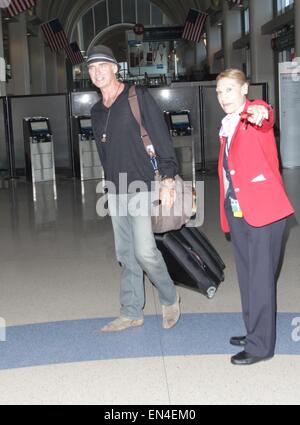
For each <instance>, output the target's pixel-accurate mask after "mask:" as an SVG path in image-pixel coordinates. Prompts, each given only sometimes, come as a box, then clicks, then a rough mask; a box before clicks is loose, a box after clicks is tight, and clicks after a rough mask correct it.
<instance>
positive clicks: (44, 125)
mask: <svg viewBox="0 0 300 425" xmlns="http://www.w3.org/2000/svg"><path fill="white" fill-rule="evenodd" d="M30 128H31V132H32V133H35V134H41V133H49V127H48V122H47V121H31V122H30Z"/></svg>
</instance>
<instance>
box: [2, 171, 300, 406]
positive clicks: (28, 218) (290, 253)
mask: <svg viewBox="0 0 300 425" xmlns="http://www.w3.org/2000/svg"><path fill="white" fill-rule="evenodd" d="M284 178H285V182H286V187H287V191H288V193H289V195H290V198H291V200H292V201H293V204H294V206H295V208H296V209H297V215H296V216H295V217H292V218H290V219H289V229H288V232H287V242H286V249H285V256H284V261H283V265H282V268H281V273H280V277H279V281H278V310H279V312H281V313H291V315H288V316H282V317H286V318H288V320H284V321H283V322H281V316H280V317H279V321H280V323H279V330H280V335H279V337H280V338H281V341H283V342H282V343H280V344H281V345H280V350H279V351H280V354H278V355H276V357H275V358H274V359H273V360H271V361H269V362H264V363H260V364H258V365H254V366H251V367H248V368H237V367H233V366H231V364H230V361H229V360H230V353H235V352H236V350H235V349H234V348H233V347H231V346H230V345H229V344H228V340H227V332H229V334H230V332H231V326H234V323H235V322H231V321H229V322H228V320H229V319H230V318H231V317H232V318H233V319H234V320H235V321H236V323H237V324H238V325H240V323H241V322H240V320H239V319H240V317H239V314H238V313H239V312H240V299H239V292H238V288H237V280H236V275H235V267H234V262H233V253H232V247H231V245H230V243H229V242H228V241H227V240H226V238H225V237H224V235H223V233H222V232H221V231H220V228H219V218H218V214H219V208H218V189H217V180H216V177H215V176H213V175H210V174H209V175H208V176H206V177H205V223H204V226H203V228H202V230H203V231H204V232H205V233H206V234H207V235H208V236H209V238H210V240H211V241H212V242H213V244H214V245H215V246H216V247H217V249H218V251H219V252H220V254H221V256H222V257H223V259H224V261H225V263H226V265H227V268H226V280H225V282H224V283H223V284H222V285H221V286H220V288H219V290H218V292H217V294H216V296H215V297H214V298H213V299H212V300H208V299H207V298H205V297H203V296H202V295H200V294H199V293H197V292H195V291H192V290H189V289H187V288H183V287H179V292H180V294H181V298H182V310H183V314H184V316H183V321H182V324H181V326H186V328H184V329H186V330H185V331H184V334H181V333H180V332H181V330H180V329H182V328H180V327H178V329H177V330H175V328H174V330H171V331H169V333H164V332H165V331H164V332H162V330H161V316H160V314H161V309H160V306H159V302H158V297H157V293H156V291H155V289H154V288H153V287H152V285H151V284H150V283H149V281H148V280H146V300H147V302H146V306H145V315H146V324H145V327H144V328H140V329H136V330H133V329H131V330H129V331H126V332H128V333H127V334H125V335H122V336H121V335H120V336H118V335H114V336H113V337H112V336H109V337H108V339H106V340H105V341H104V339H102V338H103V336H102V335H101V334H99V333H97V332H94V333H91V335H87V334H86V333H88V332H89V328H88V327H87V330H86V331H85V330H84V329H85V328H84V327H83V328H82V326H83V325H84V326H86V324H87V323H90V322H89V321H87V322H85V320H84V319H95V320H96V319H97V320H98V319H99V323H100V322H101V323H102V322H103V321H104V320H105V318H109V317H113V316H116V315H118V312H119V303H118V298H119V276H120V267H119V265H118V263H117V261H116V259H115V255H114V244H113V236H112V230H111V224H110V219H109V218H99V217H98V216H97V214H96V207H95V206H96V202H97V196H98V195H97V194H96V191H95V186H96V183H95V182H93V181H90V182H86V183H84V184H82V185H81V184H80V182H78V181H74V180H67V179H59V180H58V182H57V200H56V201H55V200H54V199H53V196H52V186H51V185H49V184H42V185H39V186H38V187H37V200H36V202H34V201H33V193H32V187H31V184H29V183H26V182H24V181H23V180H22V179H21V180H18V181H13V182H10V183H9V185H7V184H2V185H1V189H0V205H1V208H0V234H1V247H2V249H1V257H0V288H1V291H0V293H1V296H0V317H2V318H3V319H4V321H5V323H6V326H7V327H8V328H7V329H6V342H5V341H1V333H0V369H1V370H0V403H1V404H13V403H20V404H56V403H59V404H65V403H66V404H77V403H79V404H88V403H99V404H224V403H225V404H236V403H238V404H239V403H246V404H254V403H255V404H256V403H258V404H260V403H264V404H282V403H283V404H288V403H296V404H299V401H300V397H299V379H298V376H299V374H300V341H299V342H296V340H295V341H293V340H292V332H293V331H294V335H296V336H297V335H299V337H300V319H299V332H297V326H296V325H295V324H294V325H293V324H292V319H293V318H294V317H300V255H299V254H300V237H299V235H300V231H299V226H298V221H299V207H300V196H299V183H298V182H299V179H300V169H295V170H284ZM189 313H193V314H192V315H189ZM203 313H207V315H205V316H203V315H202V314H203ZM227 313H230V314H231V316H230V314H227ZM232 313H236V314H234V315H232ZM219 314H224V316H222V317H224V324H225V323H229V327H230V329H227V328H226V329H225V328H224V332H223V331H222V329H217V331H218V332H219V333H218V332H216V329H210V328H209V324H210V323H211V326H219V325H218V324H217V325H216V324H215V323H218V322H216V321H215V319H216V317H219V316H218V315H219ZM147 316H148V317H147ZM198 318H199V323H207V326H206V328H205V329H204V330H203V335H201V338H202V339H201V338H200V339H199V341H200V342H199V341H198V340H197V339H196V338H193V331H194V330H195V323H198V322H197V319H198ZM210 318H211V321H210V320H209V319H210ZM3 319H2V323H3ZM201 319H202V321H201ZM204 319H205V320H204ZM77 320H78V321H79V322H73V321H77ZM195 320H196V322H195ZM206 321H207V322H206ZM53 322H62V323H61V326H62V329H63V332H67V333H66V335H67V336H68V338H70V344H69V346H68V349H69V351H70V352H71V353H72V349H70V348H72V347H73V345H72V344H74V346H76V347H77V350H78V351H80V347H81V342H82V347H83V344H88V343H91V344H92V346H93V350H95V347H96V357H95V358H94V359H93V360H90V359H88V358H85V357H84V356H85V354H84V350H83V355H82V356H81V357H80V361H77V360H76V358H75V359H74V362H72V363H70V362H66V361H65V360H64V359H65V358H66V356H65V354H66V353H64V352H61V351H63V350H64V348H63V347H64V345H63V344H61V343H59V342H60V339H59V338H60V337H59V335H60V334H59V332H58V331H57V330H56V331H53V332H52V331H51V329H58V328H57V327H56V325H58V324H55V323H53ZM77 323H78V324H80V326H81V327H80V326H79V325H78V326H76V324H77ZM91 323H97V321H95V322H91ZM221 323H222V322H221ZM295 323H297V321H296V322H295ZM0 324H1V321H0ZM33 324H37V325H36V326H38V327H42V329H43V332H42V333H37V334H35V333H32V332H30V330H31V329H32V325H33ZM26 325H29V326H26ZM30 325H31V327H30ZM22 326H25V327H22ZM64 326H65V327H64ZM189 326H190V332H189V331H188V330H189ZM10 327H12V328H10ZM15 327H17V328H15ZM47 327H49V333H47V332H48V331H47V329H48V328H47ZM150 328H151V332H150V331H149V329H150ZM59 329H60V328H59ZM0 330H1V328H0ZM2 330H3V329H2ZM22 330H24V332H22ZM10 331H14V332H15V331H16V332H15V333H11V332H10ZM55 332H58V333H57V334H56V333H55ZM81 332H85V333H84V338H83V337H82V333H81ZM147 332H150V333H147ZM215 334H216V335H222V337H224V343H223V345H222V340H221V342H220V341H218V343H219V345H218V350H219V351H213V350H214V349H215V347H214V346H213V347H212V346H211V344H213V341H214V338H213V336H214V335H215ZM223 334H224V335H223ZM229 334H228V335H229ZM11 335H12V336H11ZM16 335H17V337H18V338H19V339H21V342H20V341H19V340H18V341H14V340H10V339H9V338H15V337H16ZM28 335H29V336H28ZM63 335H65V334H63ZM2 336H3V332H2ZM183 336H184V337H185V338H183ZM222 337H221V336H219V338H220V339H221V338H222ZM106 338H107V336H106ZM282 338H283V339H282ZM284 338H286V339H284ZM2 339H4V338H2ZM299 339H300V338H299ZM22 341H23V342H24V345H23V347H25V345H26V350H25V348H24V351H23V352H24V353H25V351H26V356H27V357H26V359H25V354H23V357H22V353H21V355H20V353H19V352H17V353H16V350H20V351H21V348H20V347H22ZM197 341H198V342H197ZM284 341H287V343H286V344H285V343H284ZM196 343H197V344H203V346H204V347H203V346H202V345H201V347H199V349H198V351H197V347H196V346H195V345H196ZM10 344H11V345H10ZM28 344H31V345H28ZM47 344H48V345H47ZM97 344H99V357H97ZM155 344H160V346H159V345H158V346H157V347H158V348H157V351H156V352H155V353H154V354H153V352H154V347H155ZM176 344H181V345H184V350H181V351H180V352H181V353H182V354H181V355H178V354H176ZM140 345H142V347H141V346H140ZM9 347H13V348H12V351H11V352H9V349H8V348H9ZM18 347H19V348H18ZM31 347H32V349H30V348H31ZM45 347H49V349H48V350H46V352H47V356H48V355H50V354H51V355H52V354H53V355H54V354H55V355H56V356H57V357H55V358H57V359H60V360H59V363H58V364H47V362H45V363H38V359H41V357H43V355H44V354H43V351H42V349H45ZM170 347H174V350H173V351H172V350H168V349H166V348H170ZM83 348H84V347H83ZM85 348H86V347H85ZM181 348H182V347H181ZM278 348H279V347H278ZM104 349H105V350H106V351H105V353H106V357H105V356H104V354H105V353H104ZM160 349H161V352H160V351H159V350H160ZM93 352H94V351H93ZM109 353H113V354H111V357H112V358H109ZM119 353H120V354H122V353H123V354H124V353H129V354H128V355H127V357H126V356H125V355H120V356H118V354H119ZM130 353H131V354H132V353H133V357H132V355H131V354H130ZM134 353H142V355H144V353H145V356H142V357H141V356H140V355H136V354H134ZM195 353H196V354H195ZM209 353H210V354H209ZM212 353H215V354H212ZM216 353H217V354H216ZM297 353H299V354H297ZM76 354H77V353H76ZM31 355H32V357H31ZM134 355H136V357H134ZM47 356H45V359H46V358H48V357H47ZM50 357H51V356H50ZM75 357H76V356H75ZM15 358H16V359H17V361H16V362H15V364H14V367H13V368H12V367H11V366H9V365H11V364H12V363H11V362H12V360H13V359H15ZM52 358H53V357H52ZM6 359H9V361H8V360H6ZM22 359H23V360H24V364H26V365H27V367H21V366H22ZM101 359H102V360H101ZM25 360H29V363H26V362H25ZM87 360H90V361H87ZM49 363H51V361H50V360H49ZM28 364H30V366H28ZM37 364H41V365H39V366H37ZM245 382H246V383H247V385H245Z"/></svg>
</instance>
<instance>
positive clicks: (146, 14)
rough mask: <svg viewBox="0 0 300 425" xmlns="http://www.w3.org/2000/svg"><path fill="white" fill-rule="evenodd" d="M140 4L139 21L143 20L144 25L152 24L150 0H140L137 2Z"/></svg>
mask: <svg viewBox="0 0 300 425" xmlns="http://www.w3.org/2000/svg"><path fill="white" fill-rule="evenodd" d="M137 6H138V16H137V19H138V22H141V23H142V24H144V25H149V24H150V4H149V0H139V1H138V2H137Z"/></svg>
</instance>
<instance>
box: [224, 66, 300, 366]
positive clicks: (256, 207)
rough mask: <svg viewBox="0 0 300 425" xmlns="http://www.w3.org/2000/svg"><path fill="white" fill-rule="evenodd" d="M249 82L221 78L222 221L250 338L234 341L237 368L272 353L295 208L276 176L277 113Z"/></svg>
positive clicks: (231, 72)
mask: <svg viewBox="0 0 300 425" xmlns="http://www.w3.org/2000/svg"><path fill="white" fill-rule="evenodd" d="M248 88H249V84H248V82H247V80H246V77H245V74H244V73H243V72H242V71H240V70H238V69H228V70H226V71H224V72H222V73H221V74H219V75H218V77H217V96H218V101H219V103H220V105H221V107H222V108H223V110H224V112H226V114H227V115H226V116H225V118H224V119H223V121H222V127H221V130H220V143H221V149H220V156H219V166H218V172H219V179H220V217H221V226H222V229H223V231H224V232H226V233H227V232H230V234H231V240H232V243H233V247H234V253H235V261H236V268H237V274H238V280H239V286H240V292H241V300H242V310H243V318H244V322H245V326H246V336H241V337H232V338H231V340H230V342H231V344H232V345H236V346H240V347H243V349H244V350H243V351H242V352H240V353H238V354H237V355H235V356H233V357H232V358H231V362H232V363H233V364H238V365H249V364H253V363H257V362H258V361H261V360H266V359H269V358H271V357H273V355H274V348H275V341H276V299H275V298H276V297H275V293H276V288H275V274H276V270H277V266H278V262H279V257H280V251H281V244H282V236H283V233H284V228H285V224H286V217H288V216H289V215H291V214H293V212H294V210H293V207H292V206H291V204H290V202H289V200H288V197H287V195H286V192H285V189H284V185H283V181H282V178H281V175H280V172H279V161H278V155H277V148H276V142H275V137H274V132H273V125H274V115H273V111H272V108H271V107H270V106H269V105H268V104H266V103H265V102H263V101H262V100H255V101H253V102H250V101H249V100H247V97H246V96H247V94H248Z"/></svg>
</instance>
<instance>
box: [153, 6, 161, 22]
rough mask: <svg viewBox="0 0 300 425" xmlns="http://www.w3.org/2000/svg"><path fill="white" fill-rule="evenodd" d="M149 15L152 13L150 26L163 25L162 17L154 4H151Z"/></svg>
mask: <svg viewBox="0 0 300 425" xmlns="http://www.w3.org/2000/svg"><path fill="white" fill-rule="evenodd" d="M151 13H152V22H151V24H152V25H162V23H163V15H162V13H161V11H160V9H159V8H158V7H157V6H155V5H154V4H151Z"/></svg>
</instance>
